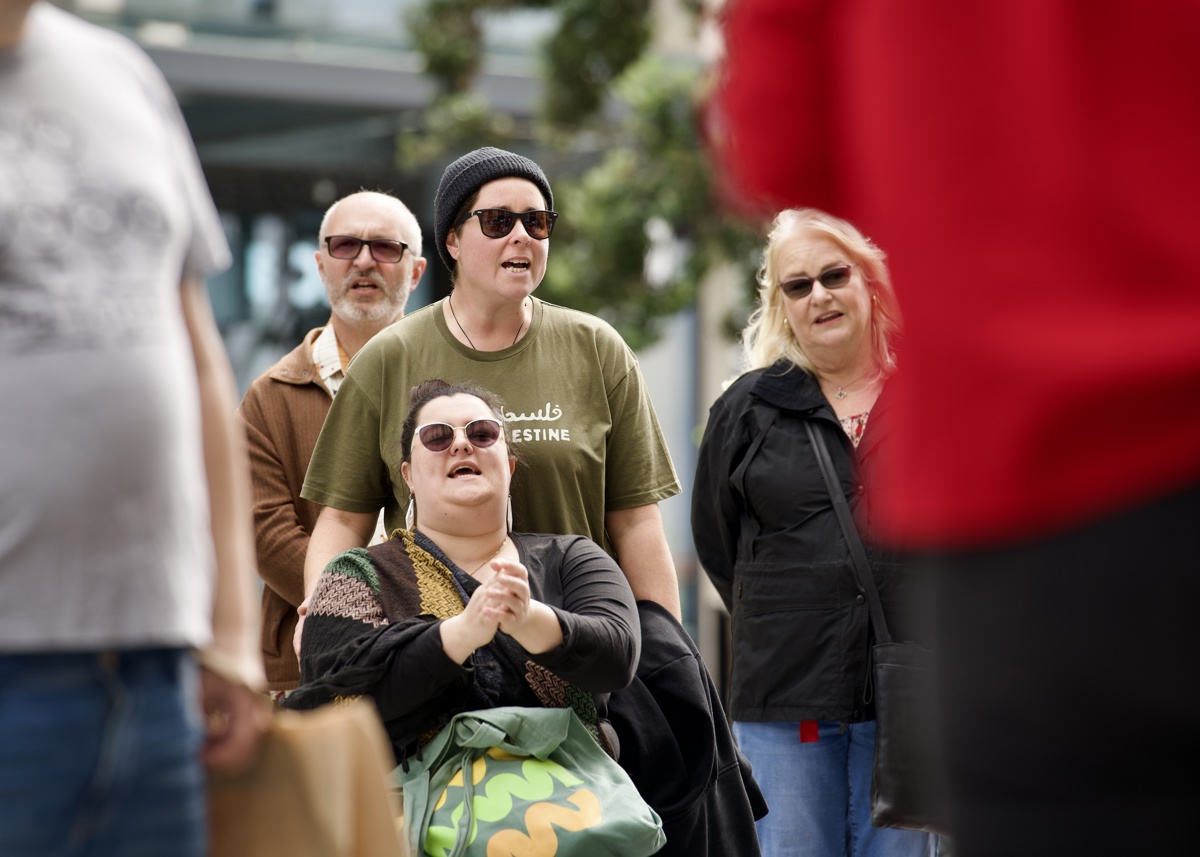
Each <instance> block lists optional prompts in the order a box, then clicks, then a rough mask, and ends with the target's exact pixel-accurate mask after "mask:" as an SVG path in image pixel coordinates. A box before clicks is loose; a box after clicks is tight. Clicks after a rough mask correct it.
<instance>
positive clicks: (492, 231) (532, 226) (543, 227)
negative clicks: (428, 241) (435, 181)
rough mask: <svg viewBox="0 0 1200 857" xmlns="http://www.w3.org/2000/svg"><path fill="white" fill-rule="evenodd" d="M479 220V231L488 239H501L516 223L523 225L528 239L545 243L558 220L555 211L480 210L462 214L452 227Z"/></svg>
mask: <svg viewBox="0 0 1200 857" xmlns="http://www.w3.org/2000/svg"><path fill="white" fill-rule="evenodd" d="M476 216H477V217H478V218H479V229H480V231H482V232H483V234H484V235H486V236H487V237H488V238H503V237H504V236H505V235H507V234H508V233H510V232H512V231H513V227H514V226H516V225H517V221H518V220H519V221H521V222H522V223H524V224H525V232H526V233H528V235H529V237H530V238H536V239H537V240H538V241H545V240H546V239H547V238H549V237H550V233H551V232H553V231H554V221H555V220H557V219H558V212H557V211H509V210H508V209H507V208H480V209H478V210H476V211H471V212H468V213H466V214H464V215H463V216H462V217H460V218H459V219H458V223H455V224H454V225H455V226H456V227H457V226H462V225H463V224H464V223H466V222H467V221H468V220H470V219H471V218H472V217H476Z"/></svg>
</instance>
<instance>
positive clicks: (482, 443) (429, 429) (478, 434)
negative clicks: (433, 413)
mask: <svg viewBox="0 0 1200 857" xmlns="http://www.w3.org/2000/svg"><path fill="white" fill-rule="evenodd" d="M459 429H462V430H463V436H464V437H466V439H467V442H468V443H470V444H471V446H475V447H478V448H479V449H486V448H487V447H489V446H491V445H492V444H493V443H495V442H496V441H498V440H499V439H500V435H501V434H502V433H503V431H504V430H503V429H502V428H501V424H500V420H490V419H482V420H471V421H470V422H469V423H467V424H466V425H465V426H452V425H450V424H449V423H425V425H423V426H417V437H419V438H421V444H422V445H423V446H424V447H425V448H426V449H428V450H429V451H430V452H445V451H446V450H447V449H449V448H450V444H452V443H454V433H455V432H456V431H458V430H459Z"/></svg>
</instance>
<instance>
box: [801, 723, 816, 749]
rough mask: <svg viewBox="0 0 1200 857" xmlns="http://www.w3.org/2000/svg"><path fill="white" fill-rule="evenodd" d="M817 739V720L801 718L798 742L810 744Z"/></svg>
mask: <svg viewBox="0 0 1200 857" xmlns="http://www.w3.org/2000/svg"><path fill="white" fill-rule="evenodd" d="M816 740H817V721H815V720H801V721H800V743H801V744H811V743H812V742H813V741H816Z"/></svg>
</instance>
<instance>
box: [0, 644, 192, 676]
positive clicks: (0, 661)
mask: <svg viewBox="0 0 1200 857" xmlns="http://www.w3.org/2000/svg"><path fill="white" fill-rule="evenodd" d="M192 658H193V655H192V650H191V649H188V648H182V647H180V648H175V647H172V648H153V649H102V650H100V651H89V652H16V653H0V682H3V680H4V679H5V678H9V679H11V678H15V677H17V676H21V675H40V676H45V677H48V676H52V675H57V676H60V677H61V676H65V675H70V674H79V675H84V674H89V673H91V674H95V673H113V674H116V675H120V676H123V677H126V678H132V677H137V676H145V677H149V676H153V675H176V674H178V673H179V670H180V668H181V667H182V666H183V665H184V664H185V663H187V662H189V661H191V660H192Z"/></svg>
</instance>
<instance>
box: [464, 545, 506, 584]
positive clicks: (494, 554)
mask: <svg viewBox="0 0 1200 857" xmlns="http://www.w3.org/2000/svg"><path fill="white" fill-rule="evenodd" d="M507 542H508V536H507V535H506V536H505V537H504V540H503V541H501V542H500V544H498V545H496V549H495V550H494V551H492V555H491V556H489V557H488V558H487V559H485V560H484V561H483V562H481V563H479V565H477V566H475V570H474V571H472V572H471V577H474V576H475V575H477V574H479V572H480V571H481V570H482V569H483V567H484V566H485V565H487V564H488V563H489V562H491V561H492V560H494V559H495V558H496V557H498V556H499V555H500V551H502V550H504V545H505V544H506V543H507Z"/></svg>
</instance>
